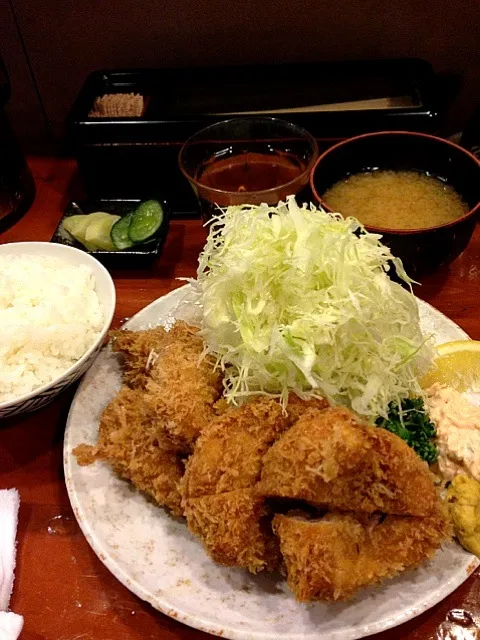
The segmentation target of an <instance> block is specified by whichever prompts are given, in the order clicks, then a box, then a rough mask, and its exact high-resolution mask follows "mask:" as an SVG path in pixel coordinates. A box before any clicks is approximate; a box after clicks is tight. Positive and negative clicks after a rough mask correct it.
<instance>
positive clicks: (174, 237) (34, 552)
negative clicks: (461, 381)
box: [0, 157, 480, 640]
mask: <svg viewBox="0 0 480 640" xmlns="http://www.w3.org/2000/svg"><path fill="white" fill-rule="evenodd" d="M29 161H30V166H31V168H32V170H33V173H34V176H35V180H36V184H37V197H36V200H35V203H34V205H33V207H32V208H31V210H30V211H29V212H28V214H27V215H25V216H24V218H23V219H22V220H20V221H19V222H18V223H17V224H16V225H15V226H13V227H12V228H11V229H9V230H8V231H5V232H3V233H0V242H1V243H5V242H17V241H22V240H49V239H50V238H51V236H52V234H53V232H54V230H55V228H56V226H57V223H58V220H59V219H60V217H61V215H62V211H63V209H64V208H65V205H66V204H67V201H68V199H69V197H70V195H71V194H72V193H74V192H75V184H76V179H75V176H76V166H75V163H74V162H73V161H72V160H68V159H54V158H51V157H32V158H30V160H29ZM75 195H77V194H75ZM204 240H205V231H204V229H203V228H202V226H201V223H200V221H197V220H179V221H173V222H172V223H171V227H170V233H169V236H168V239H167V242H166V244H165V247H164V251H163V255H162V257H161V258H160V260H159V261H158V263H157V264H156V265H155V266H154V268H153V269H152V270H151V271H135V272H134V271H124V272H115V273H114V279H115V285H116V289H117V309H116V313H115V319H114V326H118V325H119V324H120V323H121V321H122V320H124V319H125V318H128V317H130V316H132V315H133V314H135V313H136V312H137V311H139V310H140V309H142V308H143V307H145V306H146V305H147V304H148V303H150V302H152V300H155V299H156V298H158V297H159V296H161V295H163V294H165V293H167V292H168V291H170V290H172V289H174V288H176V287H178V286H180V284H181V283H180V282H178V281H176V280H175V279H176V278H177V277H181V276H194V275H195V270H196V264H197V257H198V254H199V252H200V250H201V248H202V246H203V243H204ZM416 293H417V295H418V296H419V297H421V298H423V299H424V300H427V301H428V302H430V303H431V304H433V305H434V306H435V307H437V309H440V311H443V312H444V313H445V314H447V315H448V316H449V317H450V318H452V320H454V321H455V322H457V323H458V324H459V325H460V326H461V327H462V328H463V329H465V330H466V331H467V332H468V333H469V334H470V336H471V337H472V338H476V339H480V231H479V230H477V232H476V234H475V235H474V238H473V239H472V242H471V244H470V246H469V248H468V249H467V251H465V253H464V254H463V255H462V256H461V257H460V258H459V259H458V260H456V261H455V263H454V264H453V265H451V266H450V268H445V269H443V270H442V271H440V272H438V273H437V274H435V275H433V276H431V277H429V278H427V279H425V280H424V282H423V286H422V287H419V288H418V290H417V291H416ZM73 392H74V389H70V390H68V391H66V392H65V393H63V394H62V395H61V396H60V397H59V398H58V399H57V400H56V401H55V402H53V403H52V404H50V405H49V406H48V407H46V408H44V409H43V410H40V411H38V412H36V413H33V414H31V415H26V416H21V417H17V418H11V419H9V420H4V421H2V424H1V425H0V488H9V487H16V488H17V489H18V490H19V491H20V495H21V501H22V502H21V509H20V524H19V532H18V566H17V572H16V583H15V589H14V595H13V599H12V609H13V610H14V611H16V612H18V613H21V614H22V615H23V616H24V617H25V627H24V631H23V633H22V636H21V637H22V640H83V639H85V640H87V639H88V640H93V639H94V640H139V639H142V640H148V639H150V638H151V639H154V638H155V639H157V638H162V640H163V639H165V640H169V639H170V640H173V639H174V638H175V639H180V638H181V639H182V640H186V639H188V638H205V639H206V638H208V637H211V636H208V635H206V634H204V633H202V632H199V631H196V630H194V629H190V628H189V627H186V626H183V625H181V624H180V623H178V622H176V621H175V620H173V619H170V618H167V617H166V616H164V615H162V614H161V613H158V612H157V611H155V610H154V609H152V608H151V607H150V606H149V605H148V604H145V603H143V602H142V601H141V600H139V599H138V598H137V597H136V596H134V595H132V594H131V593H130V592H129V591H128V590H127V589H126V588H125V587H123V586H122V585H121V584H120V583H119V582H118V581H117V580H116V579H115V578H114V577H113V576H112V575H111V574H110V573H109V572H108V571H107V569H105V567H104V566H103V565H102V563H101V562H100V561H99V560H98V559H97V557H96V556H95V554H94V553H93V551H91V549H90V547H89V546H88V544H87V542H86V541H85V539H84V538H83V536H82V534H81V532H80V529H79V528H78V526H77V523H76V521H75V519H74V516H73V514H72V511H71V508H70V505H69V501H68V496H67V492H66V489H65V484H64V479H63V471H62V444H63V431H64V426H65V420H66V416H67V412H68V408H69V405H70V402H71V399H72V395H73ZM0 526H1V523H0ZM452 609H453V610H456V609H465V610H467V611H468V612H470V613H471V614H472V615H473V616H474V618H476V616H477V615H478V616H479V618H480V572H479V571H476V572H475V573H474V574H473V575H472V576H471V577H470V578H469V579H468V580H467V581H466V582H465V583H464V584H463V585H462V586H461V587H460V588H459V589H457V591H455V593H453V594H452V595H451V596H450V597H449V598H447V599H445V600H444V601H443V602H441V603H440V604H438V605H437V606H435V607H433V608H432V609H430V611H427V612H426V613H424V614H423V615H421V616H419V617H418V618H415V619H414V620H412V621H411V622H409V623H407V624H405V625H403V626H401V627H397V628H396V629H394V630H391V631H388V632H386V633H384V634H380V635H378V636H375V638H377V639H378V640H386V639H387V638H388V639H398V638H402V639H405V640H414V639H415V640H429V639H432V640H433V639H435V640H437V639H438V640H443V639H446V638H449V639H451V640H456V639H457V638H458V640H460V638H461V639H462V640H463V639H467V638H468V639H469V640H470V639H471V640H473V639H474V638H475V639H476V638H480V632H479V635H475V633H473V634H472V633H470V635H462V633H461V629H460V627H459V626H458V625H457V623H453V627H452V623H451V622H450V621H449V617H450V618H455V617H458V614H457V616H455V614H453V615H451V614H450V616H449V612H451V610H452ZM447 627H448V628H449V633H450V635H446V633H447Z"/></svg>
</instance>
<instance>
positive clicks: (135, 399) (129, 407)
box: [73, 386, 184, 515]
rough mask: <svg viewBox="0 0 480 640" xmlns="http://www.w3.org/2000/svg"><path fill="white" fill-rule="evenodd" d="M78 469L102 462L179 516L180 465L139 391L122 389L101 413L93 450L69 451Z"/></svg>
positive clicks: (177, 457) (172, 446)
mask: <svg viewBox="0 0 480 640" xmlns="http://www.w3.org/2000/svg"><path fill="white" fill-rule="evenodd" d="M73 454H74V455H75V456H76V457H77V461H78V463H79V464H80V465H88V464H92V463H93V462H94V461H95V460H103V461H105V462H107V463H108V464H110V465H111V466H112V467H113V469H114V470H115V471H116V472H117V473H118V474H119V475H120V476H121V477H122V478H125V479H127V480H130V481H131V482H132V483H133V484H134V485H135V486H136V487H137V488H138V489H141V490H142V491H145V492H146V493H148V494H149V495H151V496H152V497H153V498H154V499H155V501H156V502H157V503H158V504H159V505H161V506H164V507H167V508H168V509H169V510H170V511H171V512H172V513H174V514H175V515H183V510H182V507H181V496H180V492H179V488H178V485H179V482H180V480H181V478H182V476H183V473H184V462H183V460H182V459H181V457H180V456H178V455H177V449H176V447H175V445H174V444H173V443H172V441H171V439H170V438H169V436H168V434H167V433H166V432H165V430H164V429H163V427H162V425H161V424H159V423H158V421H157V420H156V419H155V415H154V414H153V412H152V410H151V408H150V407H149V405H148V404H147V403H146V402H145V400H144V392H143V391H141V390H139V389H130V388H129V387H126V386H125V387H122V389H121V390H120V392H119V393H118V395H117V396H116V397H115V398H114V400H112V402H111V403H110V404H109V405H108V406H107V407H106V409H105V410H104V412H103V414H102V417H101V420H100V429H99V438H98V443H97V444H96V445H95V446H91V445H86V444H81V445H79V446H78V447H76V448H75V449H74V450H73Z"/></svg>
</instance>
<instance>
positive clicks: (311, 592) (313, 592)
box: [273, 503, 451, 602]
mask: <svg viewBox="0 0 480 640" xmlns="http://www.w3.org/2000/svg"><path fill="white" fill-rule="evenodd" d="M273 528H274V530H275V532H276V533H277V535H278V537H279V540H280V550H281V553H282V556H283V561H284V564H285V568H286V571H287V582H288V585H289V587H290V588H291V590H292V591H293V593H294V594H295V597H296V598H297V600H300V601H311V600H326V601H328V602H334V601H337V600H346V599H347V598H350V597H351V596H352V595H353V594H354V593H355V592H356V591H358V590H359V589H360V588H362V587H366V586H368V585H371V584H374V583H377V582H379V581H381V580H383V579H385V578H390V577H393V576H395V575H397V574H398V573H401V572H402V571H405V570H407V569H413V568H414V567H418V566H419V565H420V564H422V563H423V562H424V561H425V560H427V559H428V558H431V557H432V556H433V554H434V553H435V551H436V550H437V549H438V548H439V547H440V546H441V544H442V543H443V542H444V541H445V540H447V539H448V538H449V537H450V535H451V532H450V526H449V524H448V523H447V520H446V518H445V515H444V513H443V511H442V510H441V508H440V506H439V505H438V503H437V506H436V508H435V510H434V511H433V512H432V514H431V515H430V516H428V517H425V518H417V517H412V516H386V517H385V519H384V520H383V521H382V520H381V519H379V516H378V515H373V516H366V515H365V514H361V515H356V514H353V513H352V514H333V513H332V514H327V515H326V516H324V517H323V518H321V519H320V520H307V519H305V518H302V517H297V516H290V515H276V516H275V517H274V519H273Z"/></svg>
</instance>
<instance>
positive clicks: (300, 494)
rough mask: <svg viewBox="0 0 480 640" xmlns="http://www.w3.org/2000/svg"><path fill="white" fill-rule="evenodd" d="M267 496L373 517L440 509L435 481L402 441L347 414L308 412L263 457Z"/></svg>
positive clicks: (262, 482)
mask: <svg viewBox="0 0 480 640" xmlns="http://www.w3.org/2000/svg"><path fill="white" fill-rule="evenodd" d="M257 490H258V492H259V494H260V495H263V496H264V497H279V498H294V499H299V500H305V501H307V502H309V503H311V504H314V505H318V506H324V507H328V508H329V509H339V510H342V511H355V512H367V513H373V512H375V511H381V512H384V513H389V514H397V515H412V516H425V515H428V514H430V513H431V512H432V510H433V509H434V508H435V505H436V504H437V492H436V489H435V486H434V476H433V474H432V473H431V472H430V471H429V469H428V466H427V465H426V463H425V462H423V461H422V460H421V459H420V458H419V457H418V456H417V454H416V453H415V452H414V451H413V449H411V448H410V447H409V446H408V445H407V444H406V443H405V442H404V441H403V440H401V438H399V437H398V436H396V435H394V434H392V433H390V432H388V431H386V430H385V429H379V428H378V427H370V426H367V425H365V424H363V423H362V422H361V421H360V419H359V418H358V417H357V416H355V414H353V413H352V412H351V411H349V410H348V409H343V408H330V409H324V410H323V411H317V410H313V409H310V410H309V411H307V412H306V413H305V414H304V415H303V416H302V417H301V418H300V419H299V420H298V422H296V424H294V425H293V427H292V428H291V429H289V430H288V431H287V432H286V433H284V434H283V435H282V436H281V437H280V438H279V439H278V440H277V442H275V443H274V444H273V445H272V447H271V448H270V449H269V451H268V452H267V453H266V454H265V456H264V458H263V469H262V474H261V479H260V482H259V484H258V485H257Z"/></svg>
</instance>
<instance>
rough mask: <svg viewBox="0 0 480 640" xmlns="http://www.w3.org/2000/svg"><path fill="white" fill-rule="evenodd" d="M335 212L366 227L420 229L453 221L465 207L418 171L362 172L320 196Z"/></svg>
mask: <svg viewBox="0 0 480 640" xmlns="http://www.w3.org/2000/svg"><path fill="white" fill-rule="evenodd" d="M323 199H324V200H325V202H328V204H329V206H330V207H331V208H333V209H335V211H340V213H342V214H343V215H344V216H353V217H354V218H357V219H358V220H360V222H361V223H362V224H364V225H365V226H367V227H387V228H389V229H423V228H427V227H437V226H439V225H442V224H448V223H450V222H454V221H455V220H457V219H458V218H461V217H462V216H463V215H465V214H466V213H467V211H468V210H469V206H468V204H467V203H466V202H464V201H463V200H462V198H461V197H460V196H459V195H458V193H457V192H456V191H455V189H454V188H453V187H451V186H450V185H449V184H447V183H446V182H444V181H442V180H439V179H438V178H435V177H433V176H430V175H427V174H422V173H420V172H418V171H382V170H379V171H366V172H365V173H356V174H354V175H351V176H348V177H347V178H346V179H345V180H340V181H339V182H336V183H335V184H334V185H333V186H332V187H330V189H327V191H326V192H325V193H324V194H323Z"/></svg>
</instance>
